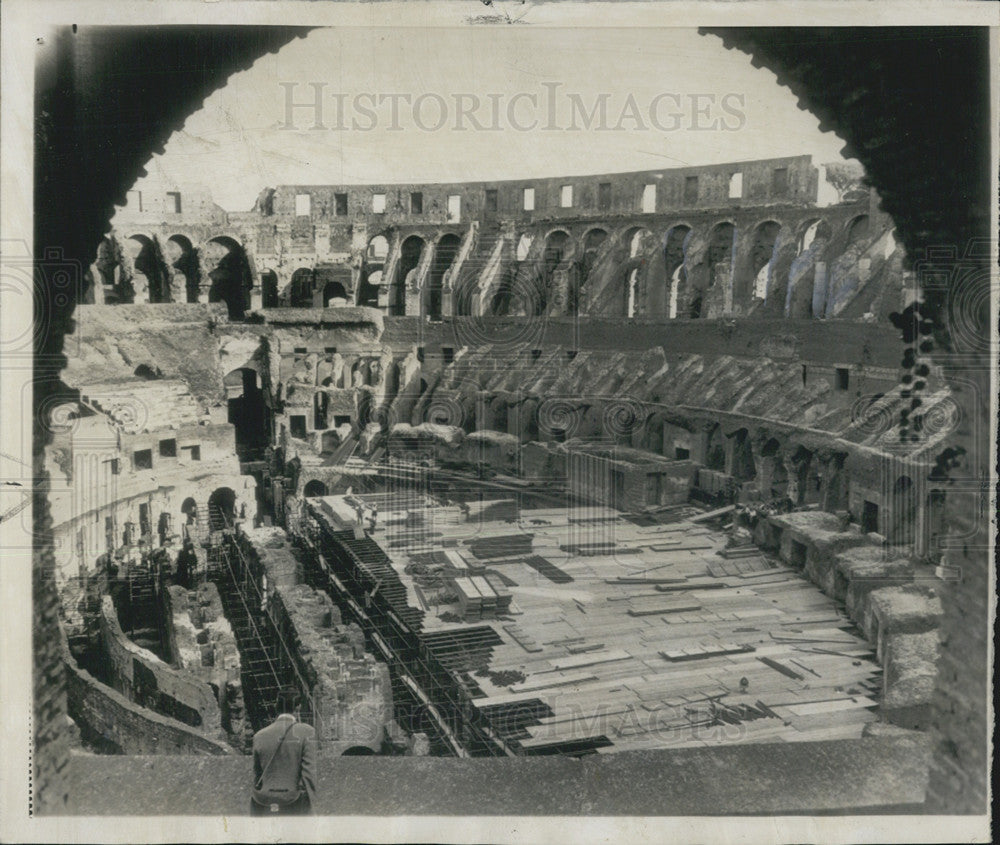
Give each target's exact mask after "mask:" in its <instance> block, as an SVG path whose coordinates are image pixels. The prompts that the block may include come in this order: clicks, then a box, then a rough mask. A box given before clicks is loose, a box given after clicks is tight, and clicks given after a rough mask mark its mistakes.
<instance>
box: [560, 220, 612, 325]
mask: <svg viewBox="0 0 1000 845" xmlns="http://www.w3.org/2000/svg"><path fill="white" fill-rule="evenodd" d="M595 232H601V233H603V234H604V237H603V238H601V240H600V241H599V242H598V243H597V245H596V246H595V247H593V251H594V254H593V255H592V256H591V255H589V250H588V247H587V243H588V241H589V240H590V236H591V235H592V234H594V233H595ZM612 237H613V233H612V231H611V227H610V226H606V225H594V224H588V225H586V226H584V228H583V229H582V231H581V233H580V236H579V238H578V239H577V240H578V246H577V255H578V256H579V259H578V260H577V262H576V263H577V267H578V268H579V273H578V276H577V282H576V286H575V289H574V290H573V291H571V297H570V301H569V303H568V308H567V313H569V314H578V313H580V310H581V307H582V306H583V305H584V303H585V301H586V292H585V290H586V287H587V283H588V281H589V279H590V273H591V272H592V271H593V269H594V264H593V263H592V261H593V260H595V259H596V258H597V254H598V252H599V251H600V250H601V249H602V248H603V247H604V245H605V244H607V243H608V242H609V240H610V239H611V238H612Z"/></svg>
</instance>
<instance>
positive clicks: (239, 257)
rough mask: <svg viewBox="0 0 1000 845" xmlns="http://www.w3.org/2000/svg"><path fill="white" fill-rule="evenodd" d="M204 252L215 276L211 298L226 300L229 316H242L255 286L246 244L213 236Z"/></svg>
mask: <svg viewBox="0 0 1000 845" xmlns="http://www.w3.org/2000/svg"><path fill="white" fill-rule="evenodd" d="M203 255H204V263H205V268H206V270H207V273H208V277H209V278H210V279H211V287H210V288H209V291H208V301H209V302H225V303H226V308H227V310H228V311H229V318H230V319H232V320H240V319H242V318H243V312H244V311H245V310H246V306H247V299H248V295H249V291H250V288H251V287H252V286H253V279H252V276H251V274H250V262H249V260H248V259H247V255H246V252H245V251H244V249H243V247H242V245H241V244H240V243H239V242H238V241H236V240H234V239H233V238H230V237H225V236H221V237H217V238H212V239H211V240H210V241H209V242H208V243H207V244H206V246H205V249H204V250H203Z"/></svg>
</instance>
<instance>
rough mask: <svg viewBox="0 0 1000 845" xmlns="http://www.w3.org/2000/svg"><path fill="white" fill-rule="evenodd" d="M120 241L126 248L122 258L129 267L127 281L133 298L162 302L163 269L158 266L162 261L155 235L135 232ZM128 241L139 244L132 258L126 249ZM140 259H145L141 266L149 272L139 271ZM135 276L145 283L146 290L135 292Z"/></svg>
mask: <svg viewBox="0 0 1000 845" xmlns="http://www.w3.org/2000/svg"><path fill="white" fill-rule="evenodd" d="M122 240H123V245H124V246H125V247H126V249H125V250H123V253H124V254H123V256H122V257H123V258H127V260H128V262H129V264H130V265H131V266H130V267H128V270H129V272H130V274H131V278H130V279H129V281H130V283H131V285H132V289H133V296H135V297H136V298H137V299H138V301H140V302H142V301H146V302H162V301H163V298H162V285H163V278H162V276H163V270H164V269H165V268H162V267H161V266H160V265H161V264H162V263H163V259H162V255H161V250H160V248H159V246H158V244H157V242H156V235H155V234H150V235H147V234H145V233H144V232H135V233H134V234H131V235H128V236H127V237H125V238H123V239H122ZM129 241H134V242H135V243H137V244H140V248H139V251H138V252H137V253H136V254H135V255H134V256H133V255H131V253H130V252H129V250H128V249H127V245H128V242H129ZM140 259H146V260H144V261H143V265H144V266H146V267H147V269H148V270H150V271H151V272H146V270H144V269H140V267H139V261H140ZM147 261H148V262H151V264H147ZM137 275H141V276H142V278H143V279H145V281H146V290H145V291H144V292H143V291H139V290H136V287H135V281H136V276H137Z"/></svg>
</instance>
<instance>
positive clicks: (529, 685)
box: [508, 672, 597, 692]
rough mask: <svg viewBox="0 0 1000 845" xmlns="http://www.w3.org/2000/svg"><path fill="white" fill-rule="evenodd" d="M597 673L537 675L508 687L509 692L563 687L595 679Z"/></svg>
mask: <svg viewBox="0 0 1000 845" xmlns="http://www.w3.org/2000/svg"><path fill="white" fill-rule="evenodd" d="M596 680H597V675H594V674H593V673H591V672H577V673H575V674H569V675H561V676H552V675H545V676H538V677H533V678H528V680H526V681H522V682H521V683H519V684H511V685H510V687H508V689H510V691H511V692H530V691H532V690H543V689H548V688H549V687H565V686H569V685H570V684H579V683H583V682H584V681H596Z"/></svg>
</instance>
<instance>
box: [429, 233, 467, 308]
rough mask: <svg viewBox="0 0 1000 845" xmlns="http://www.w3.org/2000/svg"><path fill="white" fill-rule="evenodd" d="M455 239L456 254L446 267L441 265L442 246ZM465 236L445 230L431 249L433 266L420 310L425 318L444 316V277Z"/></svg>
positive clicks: (438, 234)
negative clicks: (446, 241)
mask: <svg viewBox="0 0 1000 845" xmlns="http://www.w3.org/2000/svg"><path fill="white" fill-rule="evenodd" d="M446 238H448V239H453V240H454V242H455V252H454V254H453V255H452V256H451V260H450V261H449V262H448V264H447V265H446V266H442V265H441V257H442V251H441V250H442V246H443V245H444V242H445V239H446ZM462 240H463V234H462V233H461V232H460V231H452V230H451V229H444V230H442V231H440V232H438V233H437V235H436V236H435V238H434V240H433V242H432V244H431V247H432V248H433V250H434V254H433V255H432V256H431V264H430V268H429V271H428V273H427V277H426V280H425V284H424V289H423V291H421V296H420V310H421V315H422V316H424V317H435V318H436V317H441V316H443V314H444V277H445V275H446V274H447V272H448V270H449V269H450V268H451V267H452V266H453V265H454V263H455V259H456V258H457V257H458V254H459V252H460V251H461V249H462Z"/></svg>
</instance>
